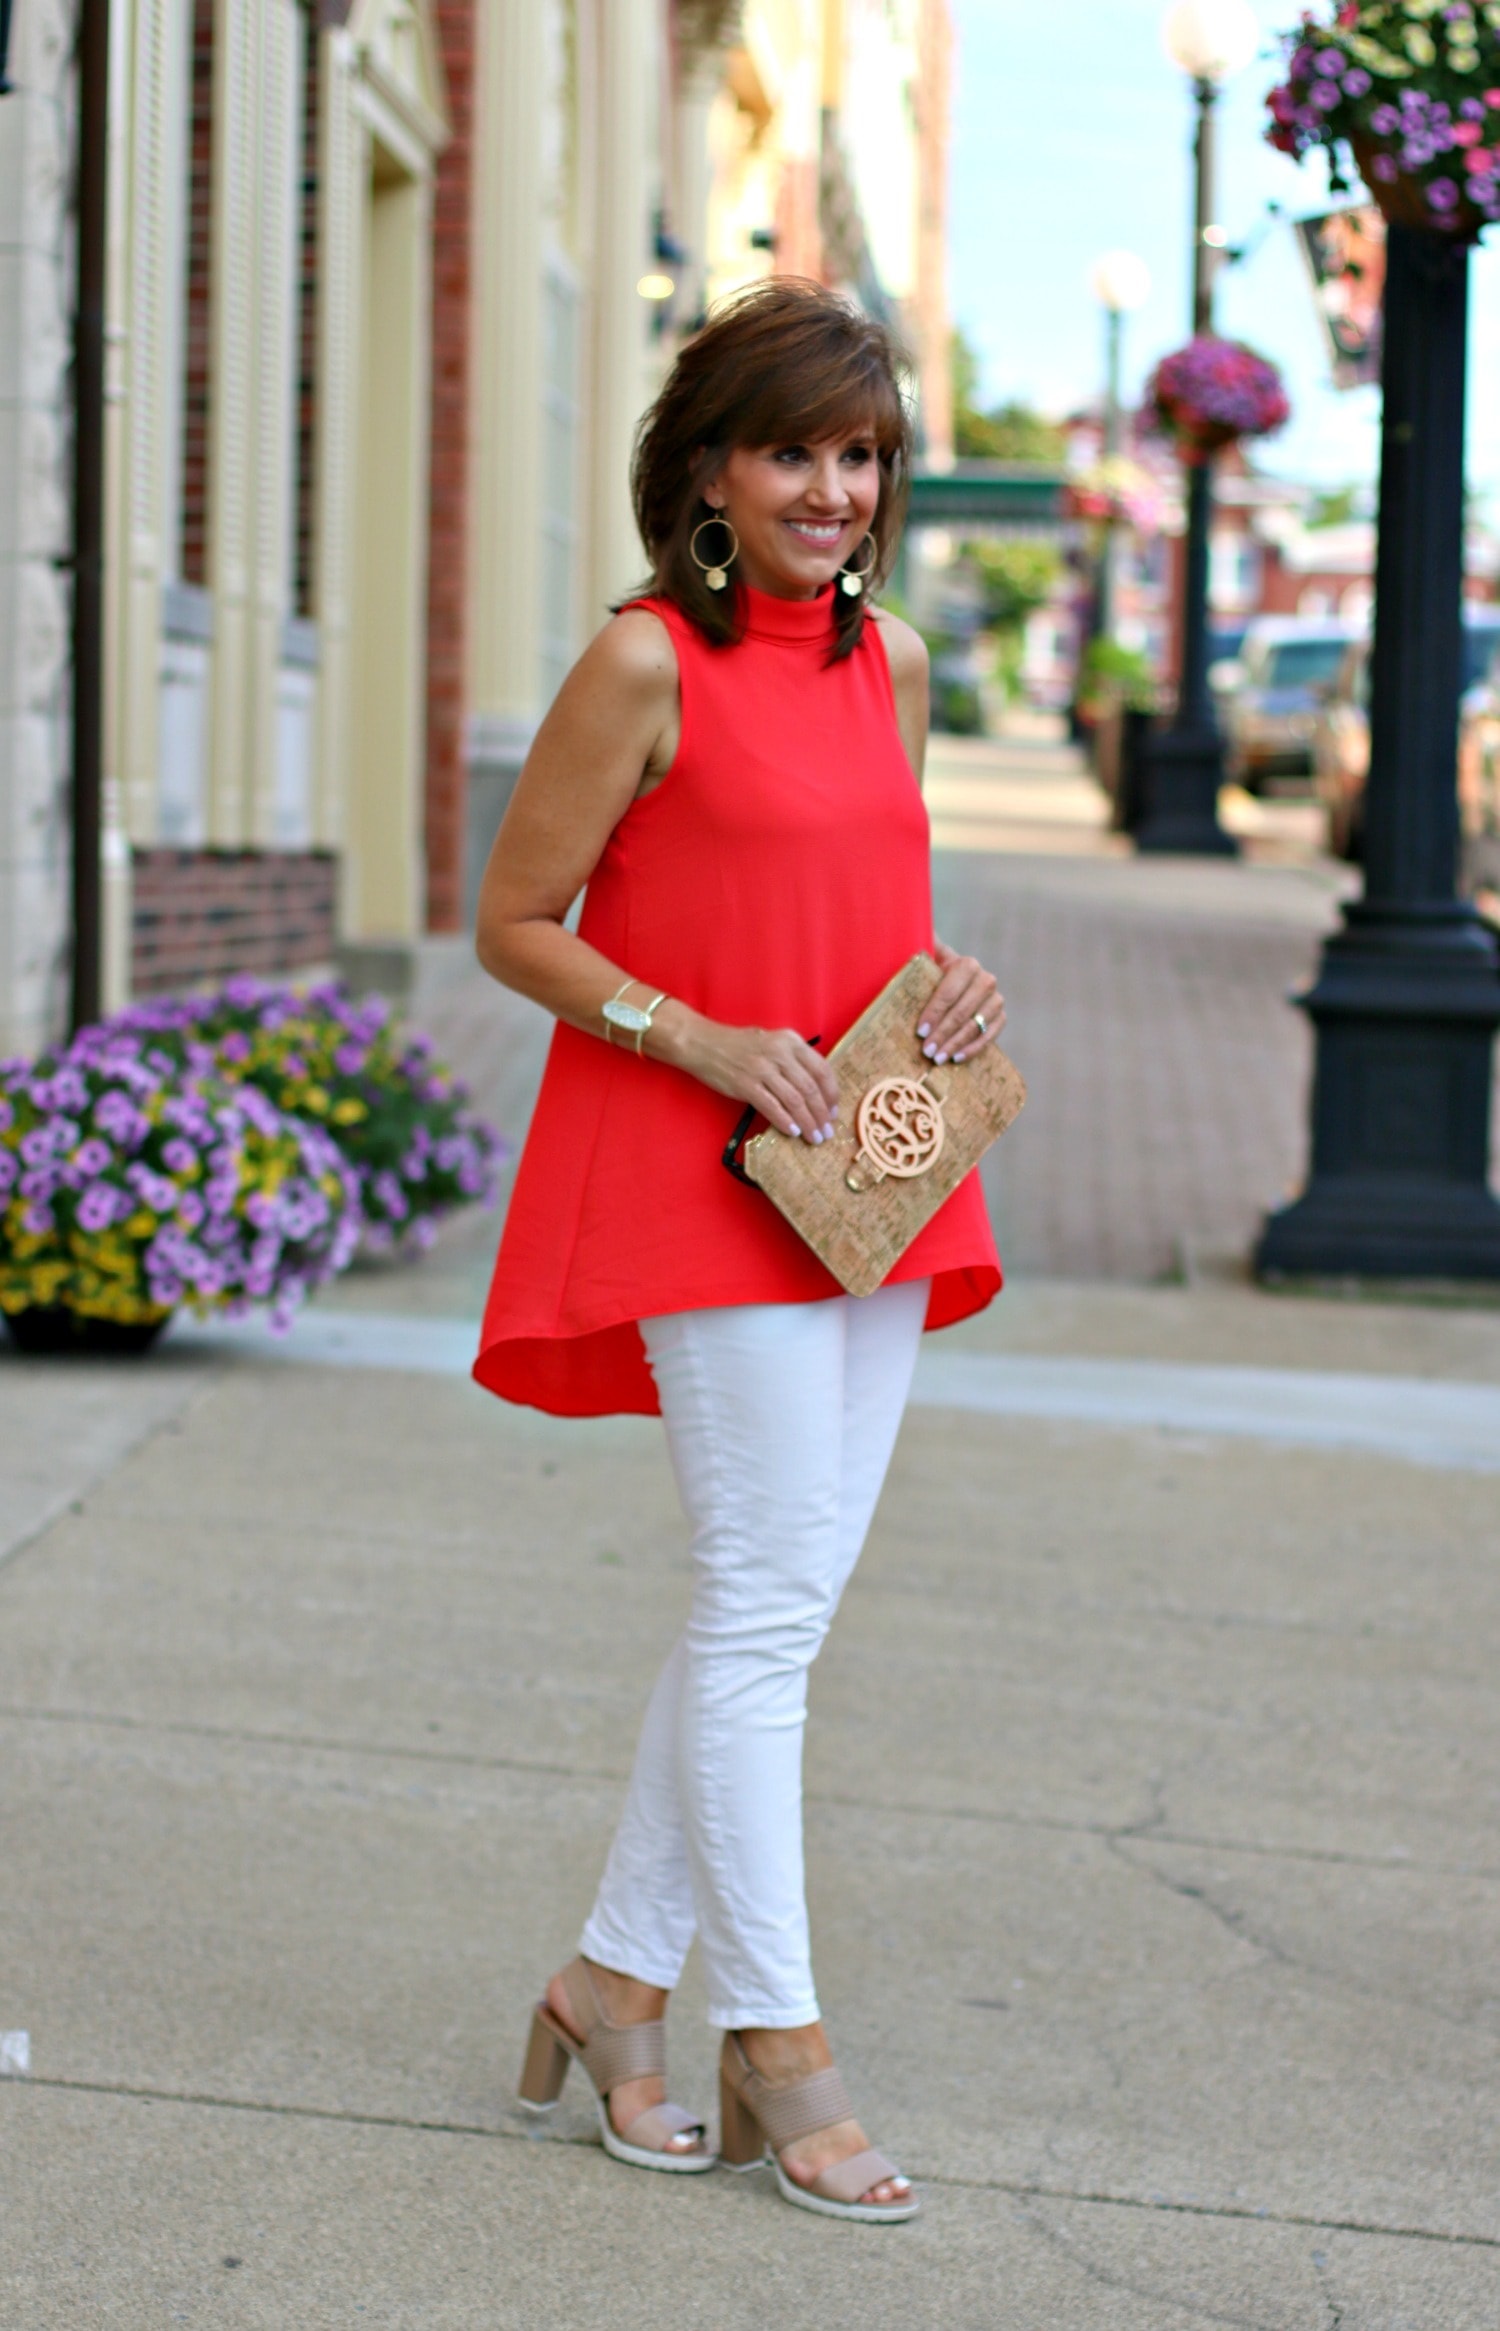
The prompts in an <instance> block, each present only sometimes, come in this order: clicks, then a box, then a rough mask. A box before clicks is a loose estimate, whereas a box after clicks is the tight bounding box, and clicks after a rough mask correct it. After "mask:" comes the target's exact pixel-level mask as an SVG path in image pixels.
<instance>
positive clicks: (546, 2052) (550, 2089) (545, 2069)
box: [516, 2008, 568, 2112]
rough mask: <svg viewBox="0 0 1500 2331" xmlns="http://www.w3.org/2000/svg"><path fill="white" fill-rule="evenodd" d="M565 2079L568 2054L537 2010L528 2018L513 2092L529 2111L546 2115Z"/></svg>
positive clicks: (560, 2092) (557, 2096)
mask: <svg viewBox="0 0 1500 2331" xmlns="http://www.w3.org/2000/svg"><path fill="white" fill-rule="evenodd" d="M567 2077H568V2051H567V2049H566V2048H565V2047H564V2046H563V2044H562V2041H561V2040H560V2039H559V2038H558V2037H557V2034H556V2033H555V2032H554V2031H553V2030H552V2028H551V2026H550V2025H549V2024H548V2023H547V2022H546V2021H545V2020H544V2019H543V2016H542V2011H541V2009H540V2008H538V2009H537V2011H536V2013H535V2014H534V2015H533V2016H532V2019H531V2037H530V2039H529V2040H528V2041H527V2043H526V2061H525V2063H524V2064H523V2066H522V2067H521V2085H520V2087H519V2088H518V2090H517V2091H516V2093H517V2095H518V2097H519V2098H520V2101H521V2103H522V2104H524V2105H525V2106H526V2108H527V2110H528V2111H530V2112H550V2110H551V2109H552V2107H553V2105H554V2104H556V2102H557V2100H558V2098H559V2097H560V2096H561V2094H562V2089H563V2082H564V2081H565V2080H566V2079H567Z"/></svg>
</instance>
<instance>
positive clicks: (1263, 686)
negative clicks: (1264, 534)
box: [1209, 615, 1363, 793]
mask: <svg viewBox="0 0 1500 2331" xmlns="http://www.w3.org/2000/svg"><path fill="white" fill-rule="evenodd" d="M1362 635H1363V626H1362V625H1360V624H1357V623H1345V622H1341V621H1339V620H1337V619H1336V618H1333V617H1313V616H1303V615H1260V616H1257V617H1256V618H1255V620H1254V622H1253V623H1251V624H1250V625H1249V627H1248V628H1247V630H1246V632H1245V638H1244V642H1243V645H1242V646H1241V648H1240V652H1239V655H1238V656H1237V657H1236V658H1235V659H1234V660H1233V661H1232V662H1224V663H1218V664H1215V665H1214V666H1213V667H1212V669H1211V671H1210V674H1209V677H1210V681H1211V683H1212V685H1213V688H1214V692H1215V694H1216V695H1217V696H1218V697H1219V699H1220V703H1221V707H1222V717H1223V722H1224V745H1225V756H1224V757H1225V765H1226V768H1227V770H1228V774H1229V777H1230V779H1231V781H1232V782H1233V783H1234V784H1237V785H1243V786H1244V787H1245V789H1246V790H1247V792H1250V793H1256V792H1258V791H1259V790H1260V787H1261V785H1262V784H1263V783H1264V781H1265V780H1266V778H1268V777H1309V776H1311V774H1312V767H1313V732H1314V730H1315V729H1316V727H1317V722H1318V713H1319V710H1320V708H1321V706H1322V704H1323V702H1324V700H1325V698H1326V696H1327V694H1328V691H1329V689H1330V688H1331V687H1332V685H1333V683H1334V681H1335V680H1336V678H1337V677H1338V673H1339V667H1340V666H1341V665H1342V663H1343V661H1344V657H1345V655H1346V654H1347V652H1348V650H1349V647H1350V645H1351V643H1352V642H1353V641H1355V640H1357V639H1359V638H1361V637H1362Z"/></svg>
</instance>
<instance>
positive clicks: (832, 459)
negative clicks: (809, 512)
mask: <svg viewBox="0 0 1500 2331" xmlns="http://www.w3.org/2000/svg"><path fill="white" fill-rule="evenodd" d="M806 499H807V500H808V501H809V502H815V503H816V504H817V506H818V508H819V509H820V510H842V509H843V508H844V505H845V504H846V502H847V501H848V499H849V497H848V495H847V494H846V493H845V492H844V481H843V479H842V478H841V477H840V476H839V465H838V460H837V458H836V456H834V455H830V456H829V458H828V459H827V461H820V462H819V463H818V466H817V468H816V469H815V470H814V471H813V474H812V476H811V478H810V479H809V481H808V487H807V495H806Z"/></svg>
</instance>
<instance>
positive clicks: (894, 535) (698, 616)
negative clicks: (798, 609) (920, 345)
mask: <svg viewBox="0 0 1500 2331" xmlns="http://www.w3.org/2000/svg"><path fill="white" fill-rule="evenodd" d="M905 369H906V360H905V358H904V356H903V354H902V353H901V351H900V350H899V349H898V348H897V346H896V343H895V342H894V341H893V339H892V337H891V335H890V333H889V332H887V331H886V329H885V327H884V325H882V324H880V323H877V322H876V320H875V318H874V317H873V316H868V315H866V314H864V313H863V311H862V310H861V309H859V308H856V307H854V306H852V305H851V304H850V303H849V301H847V300H845V299H841V298H840V297H839V295H838V294H837V293H836V292H832V291H827V290H825V289H824V287H823V286H822V285H821V284H818V283H808V282H804V281H802V280H800V279H799V278H797V277H789V276H773V277H772V278H771V279H770V280H769V281H768V282H763V283H757V284H752V285H751V287H750V289H749V290H748V291H742V292H739V293H737V294H736V295H735V297H734V298H732V299H729V300H726V301H725V302H724V304H723V305H722V306H721V307H719V308H716V309H715V311H714V313H713V314H712V315H711V316H710V318H709V320H708V322H707V323H706V324H705V325H704V327H703V329H702V331H701V332H698V333H697V334H696V335H695V336H694V337H693V338H692V339H691V340H689V341H688V342H687V344H686V346H685V347H684V348H683V349H682V351H681V353H680V354H679V356H678V358H677V362H676V363H675V364H674V365H673V367H672V370H671V373H670V375H669V376H668V379H667V383H666V386H665V387H664V388H663V390H662V392H661V395H660V396H659V397H658V398H657V400H656V402H655V404H654V405H653V406H652V408H651V410H650V412H649V413H647V415H646V417H645V419H644V420H643V421H642V423H641V426H640V429H639V431H638V432H637V435H636V446H635V459H634V461H633V463H632V465H631V491H632V495H633V499H634V503H635V517H636V524H637V525H638V526H639V528H640V530H641V540H642V541H643V542H644V544H645V546H646V550H647V553H648V555H649V557H650V559H651V564H652V568H653V570H654V572H653V588H654V589H655V590H656V591H657V592H659V593H660V594H661V596H662V597H663V598H666V599H671V600H673V601H674V602H675V604H676V605H677V606H678V607H680V608H681V609H682V612H683V613H684V615H687V616H690V617H691V618H692V620H693V622H694V623H696V624H697V626H698V628H699V630H700V631H702V632H703V633H704V634H705V635H706V637H707V638H709V639H710V640H712V641H713V642H714V643H715V645H717V646H729V645H730V644H732V643H733V642H734V641H736V640H738V639H739V638H740V637H741V636H742V631H743V624H742V619H741V614H740V604H739V602H740V594H739V592H738V591H724V592H718V591H710V590H709V588H708V585H707V583H706V582H705V581H704V578H703V575H702V572H701V571H700V569H699V568H698V567H697V566H696V565H695V563H694V561H693V559H692V557H691V555H690V553H689V550H688V544H689V542H690V541H691V539H692V535H693V532H694V530H695V528H696V527H698V526H700V525H701V524H702V522H703V520H704V519H705V518H712V517H715V516H716V515H717V513H716V512H715V511H714V510H713V509H712V508H711V507H710V505H709V504H708V503H707V502H705V500H704V499H703V489H704V487H705V486H706V485H708V484H709V483H711V481H712V480H713V479H714V478H715V477H717V475H718V473H719V471H720V470H721V469H722V468H723V466H724V463H725V462H726V461H727V459H728V458H729V455H730V454H731V453H733V452H734V451H735V449H736V447H739V446H747V447H754V448H757V449H759V448H761V447H763V446H767V445H806V444H817V443H818V442H819V441H820V440H822V439H825V438H828V437H834V436H838V435H841V434H842V433H843V432H844V431H845V430H850V429H857V428H859V427H860V426H861V425H863V426H865V427H867V428H868V429H869V430H870V432H871V435H872V436H873V437H874V440H875V448H876V453H877V455H878V457H879V463H880V498H879V501H878V502H877V503H876V506H875V516H874V519H873V520H872V522H871V526H870V536H871V537H872V538H873V540H874V544H875V559H874V564H873V566H872V568H871V570H870V572H869V574H868V575H867V576H866V577H865V579H864V580H865V589H864V592H862V593H858V594H850V593H849V592H846V591H842V590H835V592H834V594H833V617H832V624H831V629H832V633H833V638H832V642H831V652H830V658H829V660H830V662H837V661H838V659H839V658H840V657H842V656H847V655H849V654H850V653H851V652H852V651H853V649H854V648H855V647H856V646H857V645H858V642H859V636H860V633H861V631H862V630H863V629H864V621H865V611H866V607H867V604H868V594H870V593H872V592H874V591H875V590H877V589H878V588H879V586H880V585H881V583H883V582H884V581H885V579H886V577H887V575H888V574H889V573H890V569H891V564H892V561H893V559H894V557H895V552H896V544H897V540H898V538H899V535H900V532H901V521H902V518H903V517H904V515H905V510H906V499H907V494H908V491H909V487H910V477H911V461H912V442H913V441H912V424H911V414H910V411H909V409H908V406H907V401H906V397H905V395H904V394H903V391H902V385H901V378H900V375H901V373H902V372H903V371H904V370H905ZM713 539H714V538H713V537H712V536H710V537H709V540H710V541H712V540H713ZM718 539H719V540H720V541H722V540H723V537H722V536H720V537H718ZM857 555H859V556H861V557H862V558H868V555H869V554H868V552H866V551H865V550H864V546H863V544H861V545H860V546H859V550H858V553H857Z"/></svg>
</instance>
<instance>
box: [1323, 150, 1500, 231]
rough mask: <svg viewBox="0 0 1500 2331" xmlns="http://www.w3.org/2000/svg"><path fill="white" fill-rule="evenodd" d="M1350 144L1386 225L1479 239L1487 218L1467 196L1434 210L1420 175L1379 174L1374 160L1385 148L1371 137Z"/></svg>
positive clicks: (1384, 156) (1380, 156) (1362, 175)
mask: <svg viewBox="0 0 1500 2331" xmlns="http://www.w3.org/2000/svg"><path fill="white" fill-rule="evenodd" d="M1349 145H1350V150H1351V152H1352V153H1353V155H1354V159H1355V162H1356V163H1357V164H1358V166H1359V174H1360V176H1361V178H1363V180H1364V182H1365V184H1366V186H1367V187H1368V188H1369V190H1370V200H1371V201H1372V202H1373V203H1374V204H1375V206H1376V208H1377V209H1378V210H1379V211H1380V213H1381V215H1382V217H1383V218H1384V219H1385V220H1386V222H1387V224H1388V225H1390V226H1393V227H1418V228H1420V229H1421V230H1422V232H1423V233H1424V234H1428V235H1443V236H1447V237H1450V238H1452V239H1454V240H1456V241H1458V242H1461V243H1477V242H1478V240H1479V237H1480V236H1481V234H1482V233H1483V232H1484V229H1485V227H1486V226H1487V225H1488V224H1489V221H1488V220H1487V219H1486V217H1485V215H1484V212H1483V211H1482V210H1480V209H1479V208H1478V207H1477V205H1476V204H1474V203H1472V202H1470V201H1469V200H1468V198H1467V197H1466V196H1460V199H1459V203H1458V207H1457V209H1456V210H1449V211H1435V210H1434V209H1433V207H1432V205H1431V203H1430V202H1429V201H1428V200H1427V197H1426V195H1425V194H1424V193H1423V191H1422V181H1421V180H1420V178H1410V177H1406V176H1402V177H1399V178H1382V177H1381V176H1380V174H1379V172H1378V171H1377V170H1376V168H1375V164H1376V162H1377V160H1382V159H1387V158H1388V157H1387V155H1386V150H1385V148H1384V147H1383V146H1380V145H1377V143H1376V142H1375V140H1374V139H1373V138H1362V137H1358V136H1356V137H1351V138H1350V140H1349ZM1454 176H1455V182H1456V183H1459V184H1461V183H1462V180H1461V175H1460V173H1458V172H1455V174H1454Z"/></svg>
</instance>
